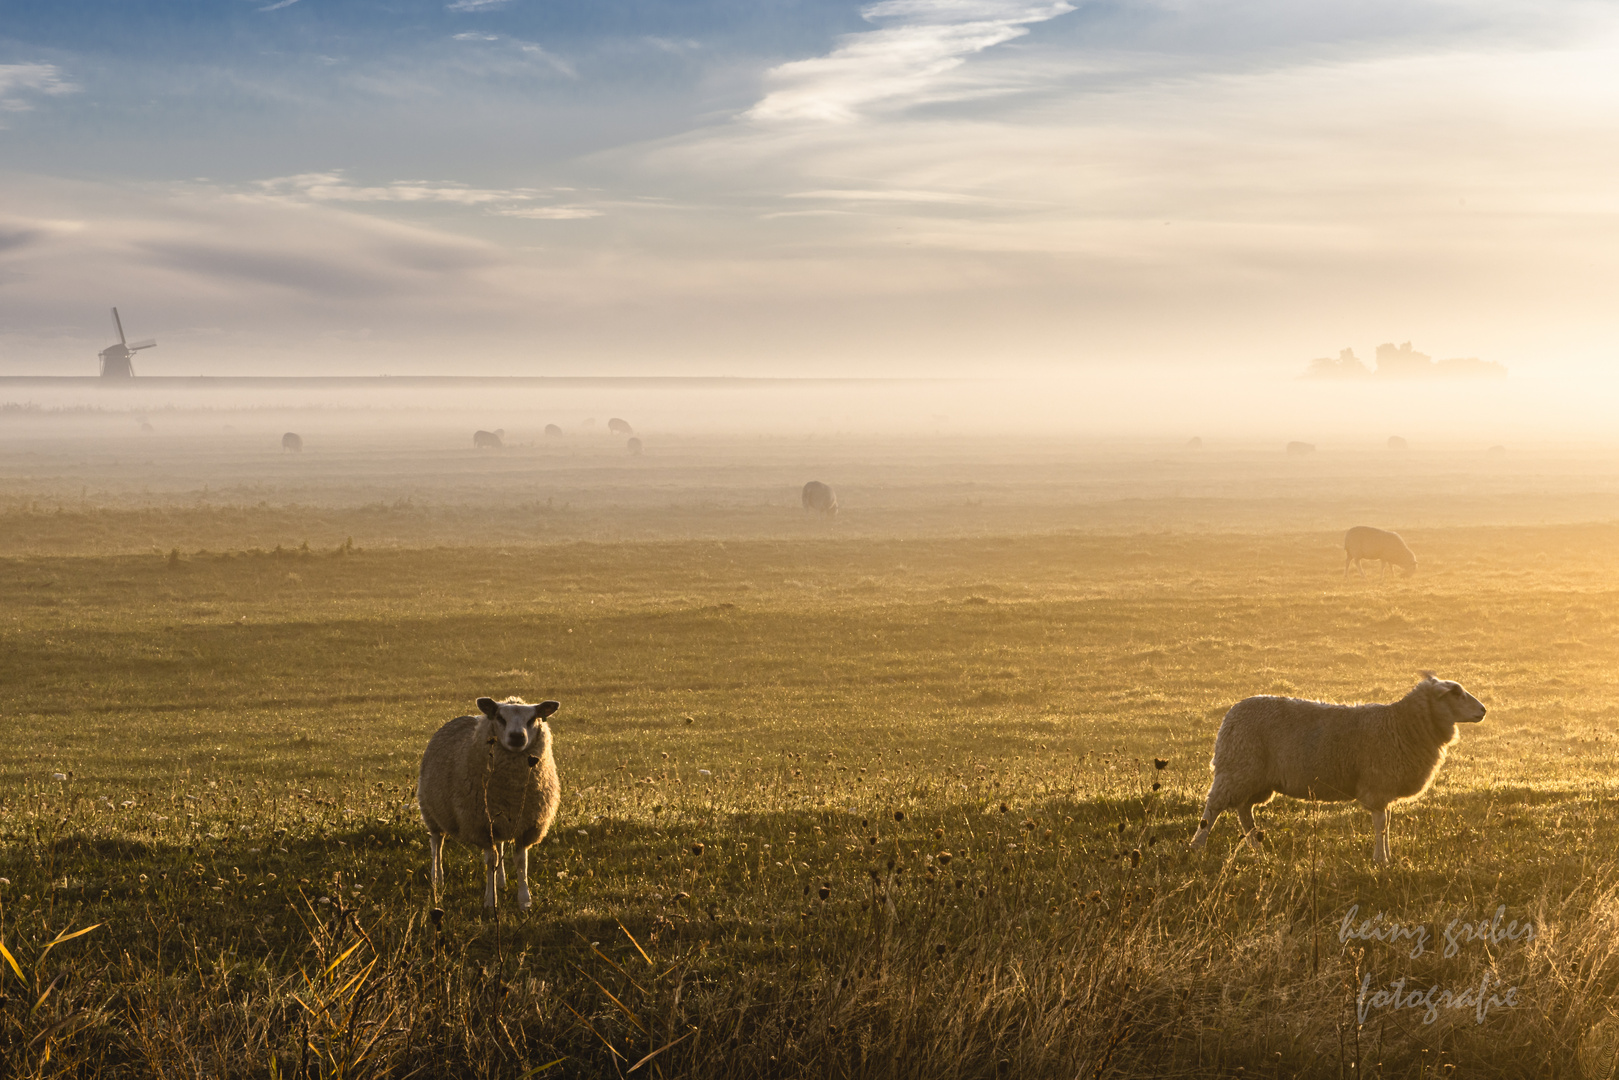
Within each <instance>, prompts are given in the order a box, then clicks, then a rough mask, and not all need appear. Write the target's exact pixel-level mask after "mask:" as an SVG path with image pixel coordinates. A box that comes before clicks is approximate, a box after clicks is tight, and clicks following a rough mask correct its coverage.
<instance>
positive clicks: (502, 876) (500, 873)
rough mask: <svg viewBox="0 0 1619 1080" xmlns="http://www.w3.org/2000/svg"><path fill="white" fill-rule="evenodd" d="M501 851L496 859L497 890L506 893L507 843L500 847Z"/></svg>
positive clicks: (501, 844) (502, 843)
mask: <svg viewBox="0 0 1619 1080" xmlns="http://www.w3.org/2000/svg"><path fill="white" fill-rule="evenodd" d="M498 847H499V851H498V853H497V858H496V859H495V888H496V889H497V890H500V891H504V890H505V888H506V841H504V840H502V841H501V842H500V844H499V845H498Z"/></svg>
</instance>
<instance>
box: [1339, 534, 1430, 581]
mask: <svg viewBox="0 0 1619 1080" xmlns="http://www.w3.org/2000/svg"><path fill="white" fill-rule="evenodd" d="M1365 559H1376V560H1377V561H1378V562H1380V563H1382V564H1383V575H1384V576H1385V577H1386V576H1388V572H1389V564H1390V563H1393V564H1394V565H1395V566H1398V567H1399V568H1400V569H1401V570H1402V571H1403V572H1404V573H1406V574H1407V575H1410V574H1414V573H1416V572H1417V557H1416V556H1415V555H1413V554H1412V553H1411V549H1410V548H1408V547H1406V546H1405V541H1404V540H1401V539H1400V534H1399V533H1392V532H1388V531H1387V530H1384V529H1374V528H1372V527H1371V526H1370V525H1356V526H1355V527H1354V528H1353V529H1350V530H1349V531H1348V532H1346V533H1344V577H1346V578H1347V577H1348V576H1349V566H1350V564H1351V563H1353V564H1354V566H1355V569H1356V570H1359V571H1360V576H1361V577H1365V576H1366V568H1365V567H1364V566H1362V565H1361V562H1362V561H1363V560H1365Z"/></svg>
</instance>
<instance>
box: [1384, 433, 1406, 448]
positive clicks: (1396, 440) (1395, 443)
mask: <svg viewBox="0 0 1619 1080" xmlns="http://www.w3.org/2000/svg"><path fill="white" fill-rule="evenodd" d="M1389 449H1390V450H1409V449H1411V444H1410V443H1408V442H1406V441H1405V440H1404V439H1402V438H1400V437H1399V436H1398V435H1390V436H1389Z"/></svg>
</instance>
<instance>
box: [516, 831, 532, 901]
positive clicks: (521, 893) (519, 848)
mask: <svg viewBox="0 0 1619 1080" xmlns="http://www.w3.org/2000/svg"><path fill="white" fill-rule="evenodd" d="M512 852H513V854H514V855H516V856H517V865H516V866H515V867H513V872H514V873H516V875H517V906H518V907H520V908H522V909H523V910H524V911H527V910H528V908H529V905H531V904H532V903H533V902H534V901H533V900H532V898H530V896H529V895H528V848H526V847H524V846H523V845H521V844H516V845H513V848H512Z"/></svg>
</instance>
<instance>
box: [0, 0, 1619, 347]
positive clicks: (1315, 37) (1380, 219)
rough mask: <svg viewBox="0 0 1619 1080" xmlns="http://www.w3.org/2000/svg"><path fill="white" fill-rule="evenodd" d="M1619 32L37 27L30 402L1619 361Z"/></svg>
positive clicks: (16, 336) (1177, 9) (1185, 10)
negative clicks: (265, 387)
mask: <svg viewBox="0 0 1619 1080" xmlns="http://www.w3.org/2000/svg"><path fill="white" fill-rule="evenodd" d="M1616 32H1619V18H1616V15H1615V11H1614V9H1613V6H1612V5H1609V4H1596V3H1534V4H1531V3H1509V2H1489V3H1460V2H1434V0H1416V2H1404V3H1392V2H1385V3H1378V2H1371V3H1364V2H1363V3H1333V2H1312V3H1303V2H1299V3H1292V2H1281V0H1269V2H1239V0H1215V2H1209V3H1198V2H1191V0H1165V2H1159V3H1141V2H1128V3H1126V2H1113V3H1083V2H1080V0H878V2H874V3H865V4H856V3H831V2H824V0H817V2H789V0H761V2H752V3H729V2H721V3H705V2H694V3H656V2H650V0H643V2H636V3H616V2H603V3H590V4H582V3H571V2H569V3H564V2H554V0H501V2H491V0H449V2H444V0H440V2H435V3H427V2H420V0H411V2H398V3H356V2H346V3H345V2H332V0H295V2H292V3H285V2H282V0H257V2H238V0H212V2H207V3H203V2H194V3H127V2H126V3H117V2H109V0H83V2H65V3H64V2H52V3H40V2H32V0H30V2H23V3H18V2H16V0H10V2H0V373H20V372H23V371H59V372H63V373H68V372H75V371H81V370H89V369H91V368H93V364H94V352H95V350H96V349H97V348H99V347H101V345H103V344H105V340H104V339H105V338H106V334H107V328H106V327H105V326H104V325H103V324H104V323H105V322H106V320H107V316H106V308H107V307H109V306H111V305H112V304H114V303H116V304H118V305H119V306H120V308H121V309H122V310H123V311H124V313H125V315H126V319H127V321H128V322H129V324H130V329H131V331H132V332H133V333H134V334H135V336H139V337H145V336H156V337H158V338H159V341H160V342H161V344H160V347H159V348H158V349H157V350H153V351H151V352H148V353H145V354H143V356H142V362H143V370H147V371H150V372H152V373H159V372H173V373H193V372H212V373H227V372H230V371H234V370H248V369H253V370H258V369H262V368H264V367H273V368H275V369H278V370H287V371H343V372H350V371H352V372H374V371H381V370H391V371H394V372H405V371H428V370H446V369H451V368H454V369H460V370H478V371H489V372H532V373H571V372H638V371H667V372H684V371H690V372H694V373H776V372H779V373H784V374H815V373H827V374H849V373H863V372H891V373H907V372H917V371H950V372H971V371H984V370H990V371H993V370H1006V369H1008V368H1009V367H1018V368H1051V367H1058V368H1073V367H1083V366H1085V365H1095V364H1135V365H1158V364H1188V363H1197V364H1223V365H1231V366H1233V367H1236V366H1243V365H1247V366H1258V367H1265V368H1274V369H1276V370H1281V369H1284V368H1286V369H1289V370H1291V369H1293V368H1300V367H1302V364H1303V362H1304V361H1305V360H1307V359H1309V358H1310V357H1312V356H1317V355H1325V354H1331V353H1336V351H1337V349H1339V348H1341V347H1344V346H1345V345H1353V346H1355V347H1357V349H1358V350H1360V351H1361V352H1363V353H1369V352H1370V351H1371V348H1372V347H1373V346H1375V345H1376V344H1377V343H1378V342H1381V341H1385V340H1406V339H1413V340H1416V341H1417V344H1418V347H1420V348H1424V349H1426V350H1427V351H1430V352H1433V353H1435V354H1438V355H1481V356H1485V357H1486V358H1491V359H1498V360H1501V361H1503V362H1506V363H1508V364H1509V366H1510V365H1512V364H1520V365H1521V364H1523V363H1526V362H1528V363H1533V362H1537V361H1544V362H1548V363H1564V364H1579V363H1587V364H1588V363H1596V362H1600V361H1602V360H1604V359H1606V358H1607V357H1608V356H1609V355H1611V327H1610V325H1609V323H1610V321H1611V320H1610V319H1609V316H1608V315H1607V308H1608V306H1610V304H1611V301H1610V300H1609V299H1608V297H1609V296H1610V295H1611V293H1612V286H1613V284H1614V270H1615V259H1616V252H1619V246H1616V245H1615V244H1614V240H1615V239H1616V237H1615V235H1614V232H1615V219H1614V213H1615V205H1614V196H1613V194H1612V190H1613V185H1612V177H1613V176H1614V175H1615V171H1614V167H1615V165H1619V160H1616V158H1619V140H1615V138H1614V136H1615V135H1616V134H1619V132H1616V130H1615V128H1616V126H1619V125H1616V120H1619V76H1616V75H1615V74H1614V73H1615V72H1616V71H1619V33H1616Z"/></svg>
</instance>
